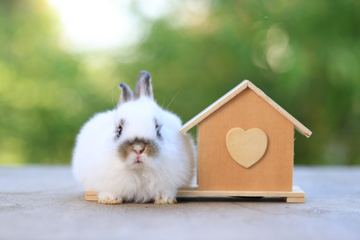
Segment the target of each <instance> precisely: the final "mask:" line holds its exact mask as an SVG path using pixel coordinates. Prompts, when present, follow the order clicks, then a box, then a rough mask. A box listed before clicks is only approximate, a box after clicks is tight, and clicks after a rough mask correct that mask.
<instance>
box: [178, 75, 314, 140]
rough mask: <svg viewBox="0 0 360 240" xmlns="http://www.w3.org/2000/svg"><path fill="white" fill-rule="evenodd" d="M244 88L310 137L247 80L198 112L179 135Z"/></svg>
mask: <svg viewBox="0 0 360 240" xmlns="http://www.w3.org/2000/svg"><path fill="white" fill-rule="evenodd" d="M246 88H250V89H251V90H252V91H253V92H255V93H256V94H257V95H258V96H259V97H261V98H262V99H263V100H264V101H265V102H267V103H268V104H270V106H272V107H273V108H275V110H277V111H278V112H279V113H280V114H281V115H283V116H284V117H285V118H286V119H288V120H289V121H290V122H291V123H292V124H294V127H295V129H296V130H297V131H298V132H300V133H301V134H303V135H305V136H306V137H310V136H311V134H312V132H311V131H310V130H309V129H308V128H306V127H305V126H304V125H303V124H301V123H300V122H299V121H298V120H296V118H294V117H293V116H291V115H290V114H289V113H288V112H287V111H285V109H283V108H282V107H280V106H279V105H278V104H277V103H276V102H274V101H273V100H272V99H271V98H269V97H268V96H267V95H266V94H265V93H264V92H263V91H261V90H260V89H259V88H257V87H256V86H255V85H254V84H253V83H252V82H250V81H249V80H244V81H242V82H241V83H240V84H239V85H237V86H236V87H234V88H233V89H232V90H230V91H229V92H228V93H226V94H225V95H224V96H222V97H221V98H219V99H218V100H217V101H216V102H214V103H213V104H211V105H210V106H209V107H207V108H206V109H204V110H203V111H202V112H200V113H199V114H198V115H196V116H195V117H193V118H192V119H191V120H190V121H188V122H187V123H185V124H184V125H183V126H182V128H181V130H180V133H185V132H187V131H188V130H190V129H191V128H192V127H194V126H195V125H196V124H198V123H199V122H201V121H202V120H204V119H205V118H207V117H208V116H209V115H210V114H212V113H213V112H215V111H216V110H217V109H219V108H220V107H221V106H223V105H224V104H226V103H227V102H228V101H230V100H231V99H232V98H234V97H235V96H236V95H238V94H239V93H241V92H242V91H244V90H245V89H246Z"/></svg>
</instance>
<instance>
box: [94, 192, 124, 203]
mask: <svg viewBox="0 0 360 240" xmlns="http://www.w3.org/2000/svg"><path fill="white" fill-rule="evenodd" d="M98 198H99V200H98V202H99V203H102V204H121V203H122V199H121V198H117V197H116V196H115V195H114V194H112V193H104V192H101V193H99V195H98Z"/></svg>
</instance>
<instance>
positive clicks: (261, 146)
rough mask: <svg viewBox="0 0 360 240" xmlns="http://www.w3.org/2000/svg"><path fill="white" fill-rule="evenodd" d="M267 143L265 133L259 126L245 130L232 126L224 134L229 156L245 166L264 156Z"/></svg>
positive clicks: (247, 166) (249, 165)
mask: <svg viewBox="0 0 360 240" xmlns="http://www.w3.org/2000/svg"><path fill="white" fill-rule="evenodd" d="M267 144H268V141H267V136H266V133H265V132H264V131H263V130H261V129H260V128H252V129H249V130H247V131H245V130H244V129H242V128H232V129H230V131H229V132H228V133H227V134H226V147H227V150H228V152H229V154H230V156H231V157H232V158H233V159H234V160H235V161H236V162H237V163H238V164H240V165H241V166H243V167H245V168H249V167H251V166H252V165H254V164H255V163H257V162H258V161H259V160H260V159H261V158H262V156H264V153H265V151H266V148H267Z"/></svg>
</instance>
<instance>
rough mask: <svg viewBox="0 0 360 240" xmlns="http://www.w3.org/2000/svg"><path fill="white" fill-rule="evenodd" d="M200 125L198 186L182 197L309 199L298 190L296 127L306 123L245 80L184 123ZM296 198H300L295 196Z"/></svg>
mask: <svg viewBox="0 0 360 240" xmlns="http://www.w3.org/2000/svg"><path fill="white" fill-rule="evenodd" d="M195 125H198V188H197V189H192V190H191V189H189V190H180V191H179V195H210V196H212V195H220V196H224V195H225V196H273V197H287V201H288V202H293V201H294V202H304V201H305V194H304V192H303V191H302V190H301V189H299V188H298V187H294V188H293V162H294V128H295V129H296V130H297V131H299V132H300V133H302V134H303V135H305V136H306V137H310V135H311V134H312V133H311V131H310V130H309V129H307V128H306V127H305V126H304V125H303V124H301V123H300V122H299V121H298V120H296V119H295V118H294V117H293V116H291V115H290V114H289V113H288V112H286V111H285V110H284V109H283V108H281V107H280V106H279V105H278V104H276V103H275V102H274V101H273V100H272V99H270V98H269V97H268V96H267V95H265V94H264V93H263V92H262V91H261V90H260V89H259V88H257V87H256V86H255V85H254V84H252V83H251V82H250V81H248V80H245V81H243V82H242V83H240V84H239V85H238V86H236V87H235V88H233V89H232V90H231V91H229V92H228V93H227V94H225V95H224V96H223V97H221V98H220V99H219V100H217V101H216V102H214V103H213V104H211V105H210V106H209V107H208V108H206V109H205V110H204V111H202V112H200V113H199V114H198V115H196V116H195V117H194V118H193V119H191V120H190V121H189V122H187V123H186V124H184V126H183V128H182V129H181V131H180V132H181V133H185V132H187V131H188V130H189V129H191V128H192V127H194V126H195ZM292 198H296V199H292Z"/></svg>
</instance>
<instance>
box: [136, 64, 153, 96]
mask: <svg viewBox="0 0 360 240" xmlns="http://www.w3.org/2000/svg"><path fill="white" fill-rule="evenodd" d="M142 96H147V97H149V98H150V99H154V94H153V89H152V86H151V77H150V74H149V73H148V72H147V71H141V72H140V73H139V77H138V80H137V83H136V87H135V100H136V99H138V98H140V97H142Z"/></svg>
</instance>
